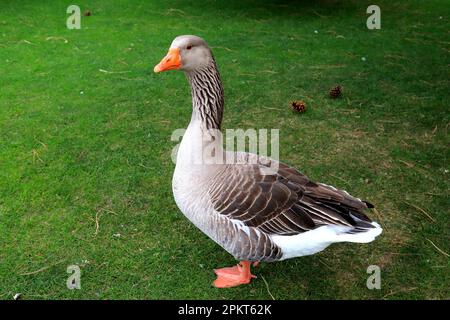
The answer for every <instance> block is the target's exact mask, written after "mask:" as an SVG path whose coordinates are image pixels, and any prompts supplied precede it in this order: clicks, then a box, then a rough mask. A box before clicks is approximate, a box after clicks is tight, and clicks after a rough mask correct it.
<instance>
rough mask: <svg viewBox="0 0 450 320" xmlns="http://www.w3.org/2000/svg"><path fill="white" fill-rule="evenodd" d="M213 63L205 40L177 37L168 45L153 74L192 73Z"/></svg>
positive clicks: (189, 36)
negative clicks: (164, 72) (166, 51)
mask: <svg viewBox="0 0 450 320" xmlns="http://www.w3.org/2000/svg"><path fill="white" fill-rule="evenodd" d="M212 62H213V57H212V54H211V49H209V47H208V44H207V43H206V41H205V40H203V39H202V38H200V37H197V36H193V35H184V36H178V37H176V38H175V39H174V40H173V41H172V44H171V45H170V48H169V52H168V53H167V55H166V56H165V57H164V58H163V59H162V60H161V62H160V63H158V64H157V65H156V66H155V68H154V69H153V71H154V72H156V73H158V72H163V71H167V70H183V71H185V72H192V71H196V70H200V69H202V68H204V67H207V66H208V65H210V64H211V63H212Z"/></svg>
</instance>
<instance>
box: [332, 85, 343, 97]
mask: <svg viewBox="0 0 450 320" xmlns="http://www.w3.org/2000/svg"><path fill="white" fill-rule="evenodd" d="M341 94H342V88H341V86H336V87H334V88H332V89H331V90H330V97H331V98H338V97H340V96H341Z"/></svg>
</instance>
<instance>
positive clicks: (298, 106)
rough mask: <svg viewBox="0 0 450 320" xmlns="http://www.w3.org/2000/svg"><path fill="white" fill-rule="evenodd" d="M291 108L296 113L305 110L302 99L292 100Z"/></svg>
mask: <svg viewBox="0 0 450 320" xmlns="http://www.w3.org/2000/svg"><path fill="white" fill-rule="evenodd" d="M291 108H292V110H294V111H295V112H298V113H303V112H305V111H306V105H305V103H304V102H303V101H292V104H291Z"/></svg>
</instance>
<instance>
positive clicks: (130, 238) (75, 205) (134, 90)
mask: <svg viewBox="0 0 450 320" xmlns="http://www.w3.org/2000/svg"><path fill="white" fill-rule="evenodd" d="M70 4H72V2H71V1H69V2H67V1H20V2H19V1H11V0H4V1H1V3H0V65H1V67H0V299H11V298H12V296H13V295H14V294H15V293H22V297H23V299H176V298H188V299H197V298H204V299H270V298H271V297H270V294H269V291H268V289H269V290H270V293H271V294H272V295H273V296H274V297H275V298H276V299H335V298H336V299H361V298H365V299H419V298H425V299H441V298H447V299H448V298H450V290H449V288H450V259H449V256H448V254H449V253H450V245H449V243H450V241H449V237H450V232H449V229H450V219H449V217H450V215H449V214H450V212H449V178H450V173H449V170H450V166H449V144H450V139H449V130H450V128H449V127H450V116H449V65H450V58H449V50H450V36H449V29H448V26H449V18H450V7H449V6H448V1H444V0H442V1H437V0H433V1H419V0H414V1H397V3H394V2H393V1H387V0H379V1H377V2H376V4H377V5H379V6H380V7H381V19H382V20H381V21H382V22H381V30H368V29H367V27H366V19H367V17H368V14H366V8H367V6H368V5H369V4H372V1H357V0H351V1H350V0H336V1H332V0H329V1H257V0H252V1H226V2H222V1H220V2H219V1H198V2H196V3H195V4H189V3H188V2H187V1H144V0H142V1H125V0H120V1H117V0H116V1H100V0H98V1H81V0H80V1H78V2H77V4H78V5H80V7H81V10H82V11H84V10H86V9H89V10H90V11H91V12H92V15H91V16H89V17H84V16H82V18H81V29H80V30H68V29H67V28H66V26H65V23H66V18H67V17H68V15H67V14H66V8H67V7H68V5H70ZM315 31H317V32H315ZM181 34H196V35H199V36H202V37H203V38H205V39H206V40H207V41H208V42H209V44H210V46H211V47H212V49H213V52H214V54H215V57H216V60H217V63H218V65H219V69H220V71H221V74H222V79H223V81H224V88H225V96H226V109H225V116H224V125H223V127H224V128H244V129H248V128H256V129H259V128H279V129H280V144H281V146H280V158H281V159H282V160H283V161H284V162H286V163H288V164H291V165H293V166H295V167H296V168H298V169H300V170H301V171H302V172H304V173H305V174H307V175H308V176H309V177H310V178H312V179H313V180H316V181H321V182H325V183H328V184H331V185H334V186H336V187H339V188H343V189H346V190H348V191H349V192H350V193H352V194H354V195H356V196H358V197H360V198H363V199H367V200H368V201H370V202H372V203H374V204H375V205H376V206H377V208H378V213H375V212H371V213H369V215H370V216H371V217H372V218H373V219H375V220H377V221H379V222H380V223H381V225H382V226H383V228H384V233H383V234H382V236H381V237H379V238H378V239H377V240H376V241H375V242H373V243H370V244H367V245H361V244H335V245H333V246H331V247H329V248H328V249H327V250H326V251H323V252H321V253H319V254H317V255H314V256H309V257H303V258H297V259H293V260H288V261H283V262H278V263H273V264H263V265H261V266H260V267H259V268H257V269H256V270H255V273H256V275H257V276H258V279H256V280H255V281H253V282H252V283H251V284H250V285H247V286H242V287H238V288H233V289H225V290H224V289H216V288H214V287H212V285H211V284H212V281H213V280H214V279H215V276H214V274H213V272H212V269H213V268H215V267H223V266H228V265H231V264H234V263H235V261H234V259H233V257H231V256H230V255H229V254H228V253H226V252H225V251H224V250H222V249H221V248H220V247H219V246H217V245H216V244H215V243H213V242H212V241H210V240H209V239H208V238H207V237H206V236H205V235H203V234H202V233H201V232H200V231H199V230H197V229H196V228H195V227H194V226H193V225H192V224H191V223H190V222H189V221H188V220H187V219H186V218H185V217H184V216H183V215H182V214H181V212H180V211H179V210H178V209H177V207H176V205H175V202H174V200H173V197H172V190H171V178H172V173H173V170H174V164H173V163H172V162H171V159H170V155H171V152H172V148H173V147H174V145H175V143H174V142H172V141H171V140H170V137H171V133H172V131H173V130H175V129H177V128H184V127H186V125H187V124H188V122H189V120H190V112H191V97H190V91H189V87H188V84H187V81H186V79H185V76H184V75H183V74H182V73H181V72H167V73H163V74H154V73H153V72H152V70H153V66H154V65H155V64H156V63H157V62H159V60H160V59H161V58H162V57H163V56H164V55H165V54H166V52H167V49H168V47H169V45H170V43H171V41H172V39H173V38H174V37H175V36H177V35H181ZM337 84H340V85H342V86H343V96H342V97H341V98H339V99H330V98H328V96H327V93H328V90H329V89H330V88H331V87H333V86H334V85H337ZM292 100H303V101H305V103H306V105H307V107H308V110H307V112H306V113H304V114H294V113H293V112H292V111H291V110H290V109H289V103H290V101H292ZM73 264H76V265H79V266H80V268H81V286H82V289H81V290H68V289H67V288H66V279H67V277H68V276H69V274H68V273H67V272H66V268H67V266H69V265H73ZM369 265H378V266H380V268H381V279H382V287H381V290H368V289H367V287H366V279H367V277H368V276H369V275H368V274H367V273H366V269H367V267H368V266H369ZM263 278H264V280H266V281H267V286H266V284H265V282H264V281H263Z"/></svg>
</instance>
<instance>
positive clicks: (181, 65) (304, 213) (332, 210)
mask: <svg viewBox="0 0 450 320" xmlns="http://www.w3.org/2000/svg"><path fill="white" fill-rule="evenodd" d="M167 70H182V71H184V72H185V74H186V76H187V79H188V81H189V84H190V87H191V94H192V117H191V121H190V123H189V126H188V127H187V130H186V132H185V134H184V136H183V138H182V141H181V143H180V145H179V149H178V152H177V160H176V166H175V172H174V175H173V180H172V189H173V195H174V198H175V202H176V203H177V205H178V207H179V209H180V210H181V212H182V213H183V214H184V215H185V216H186V217H187V218H188V219H189V220H190V221H191V222H192V223H193V224H194V225H195V226H196V227H198V228H199V229H200V230H201V231H203V232H204V233H205V234H206V235H207V236H208V237H210V238H211V239H212V240H214V241H215V242H216V243H217V244H219V245H220V246H222V247H223V248H224V249H225V250H226V251H227V252H229V253H230V254H231V255H233V256H234V257H235V258H236V259H237V260H239V261H240V263H238V264H237V265H236V266H234V267H228V268H222V269H216V270H214V271H215V273H216V275H217V279H216V280H215V281H214V285H215V286H216V287H219V288H224V287H233V286H237V285H241V284H246V283H249V282H250V281H251V279H252V278H254V277H255V276H254V275H253V274H252V273H251V270H250V269H251V264H252V263H253V264H254V265H256V264H257V263H259V262H260V261H265V262H272V261H279V260H284V259H288V258H294V257H301V256H305V255H311V254H314V253H317V252H319V251H322V250H323V249H325V248H326V247H328V246H329V245H330V244H332V243H335V242H357V243H367V242H371V241H373V240H374V239H375V237H377V236H378V235H379V234H380V233H381V232H382V229H381V227H380V226H379V224H377V223H376V222H372V221H371V219H369V218H368V217H367V216H366V215H365V214H364V211H365V210H366V209H368V208H371V207H373V206H372V205H371V204H370V203H368V202H365V201H362V200H360V199H358V198H355V197H353V196H351V195H350V194H348V193H347V192H346V191H343V190H338V189H336V188H334V187H332V186H328V185H326V184H322V183H315V182H313V181H311V180H310V179H308V177H306V176H305V175H303V174H302V173H300V172H299V171H297V170H296V169H294V168H292V167H290V166H288V165H286V164H283V163H281V162H278V161H276V160H273V159H263V160H264V161H261V159H260V157H258V156H257V155H256V154H252V153H245V152H233V151H226V150H223V148H222V145H223V143H222V141H221V140H220V139H214V138H212V139H209V140H208V139H205V136H206V137H212V136H213V135H212V133H211V132H214V131H220V129H221V123H222V115H223V108H224V93H223V87H222V82H221V78H220V75H219V71H218V69H217V65H216V62H215V59H214V57H213V55H212V52H211V49H210V48H209V46H208V45H207V43H206V42H205V41H204V40H203V39H202V38H200V37H197V36H193V35H183V36H179V37H176V38H175V39H174V40H173V42H172V44H171V46H170V48H169V52H168V53H167V55H166V56H165V57H164V58H163V59H162V60H161V62H160V63H159V64H157V65H156V66H155V67H154V72H156V73H158V72H162V71H167ZM205 141H208V147H211V145H212V146H213V147H214V148H212V149H211V150H215V151H214V152H211V153H209V152H205ZM217 150H219V151H221V152H223V156H222V158H221V157H216V155H215V152H217ZM226 156H232V157H231V158H232V159H234V161H235V162H233V163H229V162H228V161H216V160H217V159H218V158H219V159H220V158H221V159H223V158H224V157H226ZM227 159H228V158H227ZM208 160H210V161H208ZM273 164H276V168H277V169H276V170H272V172H269V173H267V172H264V170H262V169H267V168H272V165H273Z"/></svg>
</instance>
